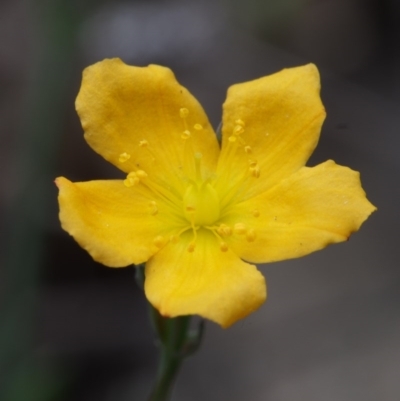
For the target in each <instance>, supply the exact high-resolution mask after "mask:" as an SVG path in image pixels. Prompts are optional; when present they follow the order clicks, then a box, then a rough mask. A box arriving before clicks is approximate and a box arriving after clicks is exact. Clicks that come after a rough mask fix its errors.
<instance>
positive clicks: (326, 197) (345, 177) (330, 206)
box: [226, 160, 376, 263]
mask: <svg viewBox="0 0 400 401" xmlns="http://www.w3.org/2000/svg"><path fill="white" fill-rule="evenodd" d="M374 210H376V208H375V207H374V206H373V205H372V204H371V203H370V202H369V201H368V200H367V199H366V197H365V192H364V191H363V189H362V187H361V183H360V179H359V173H358V172H355V171H353V170H351V169H349V168H347V167H342V166H339V165H337V164H335V163H334V162H333V161H331V160H330V161H327V162H325V163H322V164H320V165H318V166H316V167H313V168H308V167H303V168H302V169H300V170H299V171H298V172H297V173H295V174H293V175H292V176H291V177H290V178H288V179H287V180H284V181H282V183H280V184H279V185H277V186H276V187H274V188H272V189H271V190H269V191H267V192H265V193H263V194H261V195H259V196H257V197H256V198H253V199H249V200H247V201H245V202H243V203H241V204H239V205H237V206H235V207H233V208H232V210H231V214H230V215H229V216H228V217H227V219H226V223H228V224H231V225H232V226H233V225H234V224H237V223H238V222H240V223H242V224H244V226H245V227H246V228H247V229H253V230H254V231H253V237H255V239H253V241H252V242H249V241H247V240H246V238H245V235H242V236H239V235H236V236H232V237H231V238H232V239H231V241H232V242H231V243H230V246H231V247H232V249H233V250H234V251H235V252H236V253H237V254H238V255H239V256H240V257H242V258H243V259H245V260H248V261H251V262H254V263H261V262H273V261H278V260H283V259H289V258H296V257H299V256H303V255H306V254H308V253H310V252H313V251H316V250H319V249H322V248H324V247H325V246H327V245H328V244H331V243H335V242H341V241H346V240H347V239H348V238H349V236H350V234H351V233H353V232H355V231H357V230H358V229H359V228H360V226H361V224H362V223H363V222H364V221H365V220H366V219H367V217H368V216H369V215H370V214H371V213H372V212H373V211H374Z"/></svg>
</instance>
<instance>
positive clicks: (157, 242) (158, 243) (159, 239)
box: [153, 235, 165, 248]
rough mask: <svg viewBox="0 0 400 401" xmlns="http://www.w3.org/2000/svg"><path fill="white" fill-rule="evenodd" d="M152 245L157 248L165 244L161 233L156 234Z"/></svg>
mask: <svg viewBox="0 0 400 401" xmlns="http://www.w3.org/2000/svg"><path fill="white" fill-rule="evenodd" d="M153 243H154V245H155V246H156V247H157V248H162V247H163V246H164V245H165V238H164V237H163V236H162V235H157V237H155V238H154V240H153Z"/></svg>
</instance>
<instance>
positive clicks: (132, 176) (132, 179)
mask: <svg viewBox="0 0 400 401" xmlns="http://www.w3.org/2000/svg"><path fill="white" fill-rule="evenodd" d="M139 182H140V180H139V178H138V177H137V176H136V173H135V172H134V171H132V172H131V173H129V174H128V175H127V177H126V179H125V180H124V185H125V186H126V187H128V188H129V187H133V186H134V185H136V184H139Z"/></svg>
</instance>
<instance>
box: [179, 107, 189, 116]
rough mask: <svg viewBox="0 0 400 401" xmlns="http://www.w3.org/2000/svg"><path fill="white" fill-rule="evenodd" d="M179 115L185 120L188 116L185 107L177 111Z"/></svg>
mask: <svg viewBox="0 0 400 401" xmlns="http://www.w3.org/2000/svg"><path fill="white" fill-rule="evenodd" d="M179 115H180V117H181V118H186V117H187V116H188V115H189V110H188V109H187V108H186V107H182V108H181V109H179Z"/></svg>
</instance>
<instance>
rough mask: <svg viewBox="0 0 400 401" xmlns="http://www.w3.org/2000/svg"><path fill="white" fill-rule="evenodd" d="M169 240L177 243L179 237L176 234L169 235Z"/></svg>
mask: <svg viewBox="0 0 400 401" xmlns="http://www.w3.org/2000/svg"><path fill="white" fill-rule="evenodd" d="M169 240H170V241H171V242H172V243H173V244H177V243H178V241H179V237H178V236H177V235H171V236H170V237H169Z"/></svg>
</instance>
